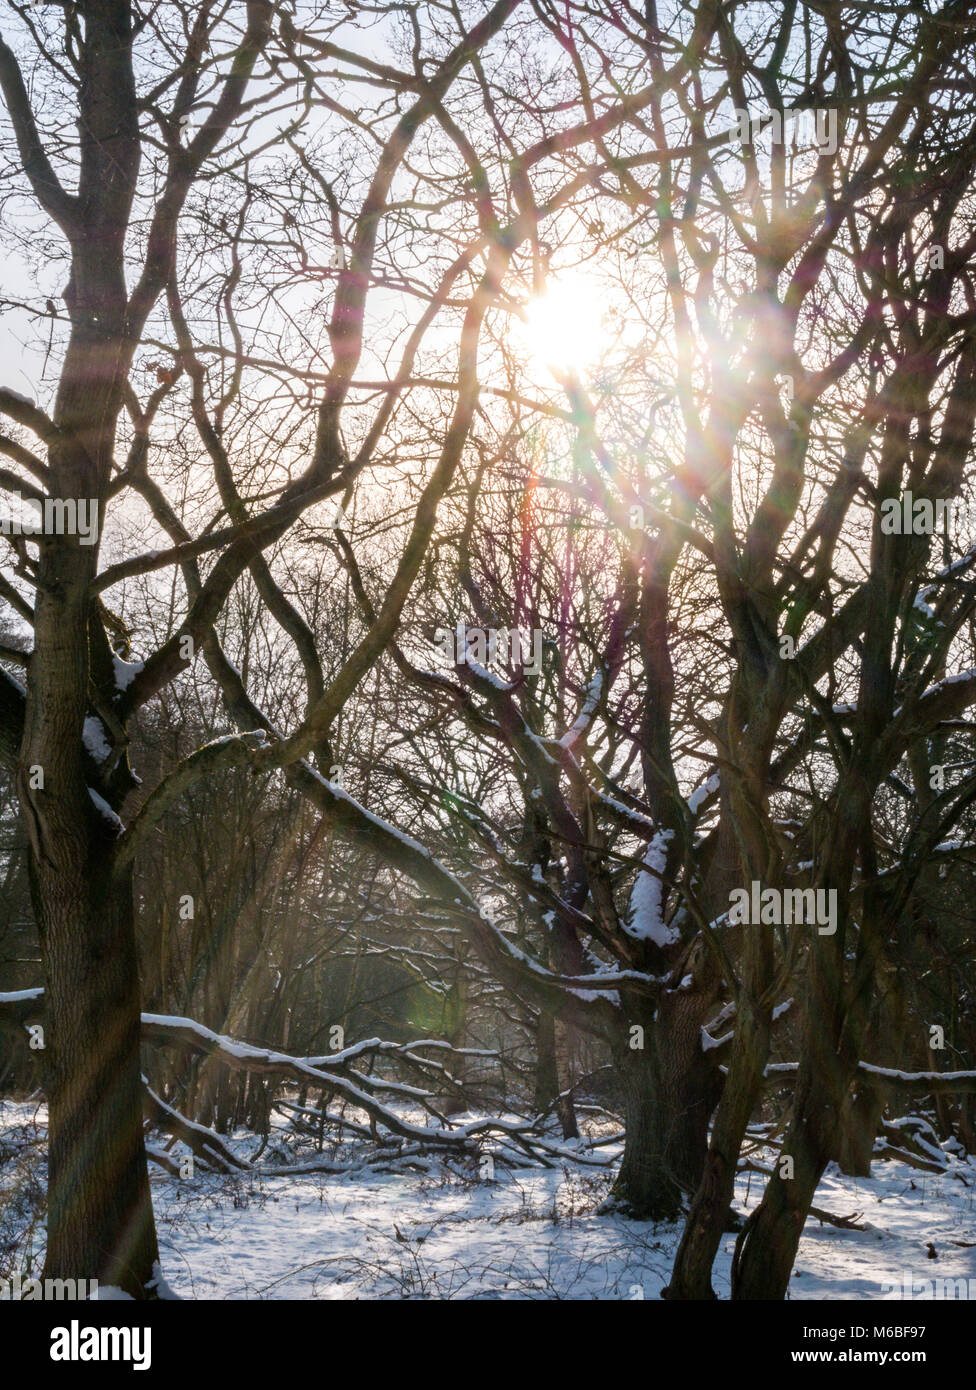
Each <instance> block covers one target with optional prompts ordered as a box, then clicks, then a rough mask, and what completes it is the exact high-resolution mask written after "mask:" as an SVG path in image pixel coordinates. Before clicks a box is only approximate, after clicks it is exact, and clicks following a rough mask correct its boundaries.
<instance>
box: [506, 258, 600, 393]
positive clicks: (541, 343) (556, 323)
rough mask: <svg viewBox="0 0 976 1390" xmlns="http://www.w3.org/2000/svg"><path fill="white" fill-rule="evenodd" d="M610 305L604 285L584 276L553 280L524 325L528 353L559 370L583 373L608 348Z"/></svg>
mask: <svg viewBox="0 0 976 1390" xmlns="http://www.w3.org/2000/svg"><path fill="white" fill-rule="evenodd" d="M606 307H607V306H606V297H605V295H604V294H603V292H602V291H601V289H600V287H599V286H598V285H596V284H594V283H593V281H591V280H587V279H585V278H584V277H583V276H581V275H577V276H571V277H570V276H567V277H566V278H564V279H558V280H557V279H553V280H551V281H550V283H549V285H548V286H547V287H546V290H545V292H544V293H543V294H541V295H538V296H537V297H536V298H535V299H533V300H531V301H530V302H529V304H528V306H527V308H526V311H525V319H524V320H523V322H522V324H521V325H520V329H521V331H520V334H519V336H520V338H521V339H522V342H523V344H524V347H525V350H526V352H527V354H528V356H529V357H530V358H531V359H533V360H535V361H536V362H540V363H543V364H544V365H545V366H547V367H548V368H550V370H552V371H555V372H557V373H564V372H575V373H579V372H582V371H583V370H584V369H585V368H586V367H588V366H591V365H592V364H593V363H595V362H596V361H597V360H598V359H599V357H600V355H601V353H602V352H603V351H604V349H605V347H606V344H607V330H606V323H605V318H606Z"/></svg>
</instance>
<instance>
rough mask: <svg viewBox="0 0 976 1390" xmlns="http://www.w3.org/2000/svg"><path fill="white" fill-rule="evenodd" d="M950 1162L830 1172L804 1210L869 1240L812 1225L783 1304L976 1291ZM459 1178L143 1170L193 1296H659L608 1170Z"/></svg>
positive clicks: (170, 1250) (4, 1232) (172, 1278)
mask: <svg viewBox="0 0 976 1390" xmlns="http://www.w3.org/2000/svg"><path fill="white" fill-rule="evenodd" d="M34 1113H35V1111H34V1107H28V1106H22V1105H11V1104H9V1103H3V1102H0V1277H7V1276H9V1273H10V1272H11V1271H12V1270H13V1269H20V1270H22V1271H25V1272H26V1270H27V1265H28V1263H29V1260H30V1254H29V1250H28V1247H29V1248H30V1250H32V1251H33V1254H34V1257H35V1259H36V1257H37V1254H38V1253H39V1251H40V1246H41V1242H42V1240H43V1231H42V1229H41V1228H40V1225H39V1223H38V1224H36V1225H35V1227H34V1229H33V1231H32V1232H31V1233H30V1234H29V1235H28V1236H27V1237H26V1238H25V1236H24V1230H25V1227H26V1226H27V1225H28V1224H29V1211H30V1208H31V1199H30V1195H29V1193H28V1192H27V1191H26V1189H27V1187H28V1186H29V1185H30V1184H31V1183H32V1182H36V1180H37V1177H38V1174H37V1172H36V1169H34V1170H31V1168H30V1164H29V1163H28V1161H27V1158H26V1150H25V1149H23V1148H22V1147H21V1143H20V1141H21V1139H22V1137H23V1135H24V1134H25V1133H28V1132H29V1131H26V1130H25V1129H24V1126H25V1124H26V1123H27V1122H28V1120H29V1119H30V1118H31V1117H32V1116H33V1115H34ZM253 1147H254V1141H253V1140H251V1141H249V1143H248V1144H242V1146H241V1151H242V1152H247V1151H248V1149H249V1148H250V1149H253ZM948 1161H949V1168H948V1170H947V1172H946V1174H945V1175H944V1176H943V1175H934V1174H928V1173H922V1172H919V1171H917V1170H914V1169H910V1168H908V1167H906V1166H905V1165H903V1164H901V1163H898V1162H893V1161H891V1162H877V1163H876V1164H875V1166H874V1175H873V1176H872V1178H871V1179H870V1180H867V1181H865V1180H855V1179H852V1178H845V1177H843V1176H841V1175H840V1174H838V1173H836V1172H834V1171H833V1170H831V1171H830V1172H829V1173H828V1175H827V1176H826V1177H825V1179H824V1181H823V1183H822V1184H821V1187H820V1190H819V1192H818V1195H817V1199H816V1204H817V1206H819V1207H821V1208H823V1209H825V1210H826V1211H829V1212H831V1213H833V1214H834V1215H839V1216H850V1215H852V1214H853V1213H855V1212H857V1213H860V1214H861V1221H862V1222H863V1223H864V1224H865V1225H866V1227H867V1229H865V1230H859V1231H852V1230H840V1229H837V1228H836V1227H832V1226H829V1225H821V1224H820V1223H819V1222H818V1221H816V1220H814V1219H811V1220H810V1221H809V1222H808V1224H807V1228H806V1231H805V1233H804V1238H803V1241H802V1244H801V1246H800V1253H799V1258H798V1260H797V1264H796V1268H795V1270H794V1273H793V1279H792V1284H791V1291H790V1296H791V1297H792V1298H794V1299H864V1300H877V1299H881V1298H884V1297H903V1296H904V1295H903V1279H904V1278H905V1276H906V1274H907V1275H908V1277H909V1279H911V1278H914V1279H915V1280H916V1294H915V1296H916V1297H919V1296H922V1297H924V1296H925V1295H926V1294H928V1296H929V1297H931V1296H932V1290H931V1286H930V1287H929V1288H928V1289H924V1288H923V1287H922V1286H921V1284H920V1281H923V1280H929V1281H931V1280H934V1279H939V1280H943V1279H947V1280H948V1279H951V1280H971V1281H972V1283H971V1284H970V1285H969V1292H970V1295H971V1296H976V1204H974V1198H976V1164H973V1163H970V1162H959V1161H958V1160H956V1159H955V1158H953V1157H951V1156H950V1157H949V1160H948ZM455 1167H456V1168H457V1171H451V1169H449V1168H448V1167H446V1166H445V1165H443V1164H435V1165H432V1167H431V1171H429V1172H427V1173H414V1172H391V1173H375V1172H373V1173H371V1172H368V1171H362V1170H361V1171H360V1172H359V1173H357V1174H345V1175H340V1176H335V1175H322V1174H314V1175H305V1176H298V1175H295V1176H291V1177H286V1176H282V1177H275V1176H270V1175H267V1174H263V1175H261V1176H250V1175H249V1176H246V1177H242V1178H226V1177H215V1176H201V1175H199V1174H198V1175H197V1176H196V1177H194V1178H193V1179H192V1180H191V1181H184V1182H180V1181H178V1180H177V1179H175V1178H171V1177H168V1176H163V1175H161V1174H158V1173H154V1176H153V1196H154V1201H155V1206H156V1213H157V1219H158V1222H159V1235H160V1244H161V1248H162V1263H163V1269H164V1272H165V1275H166V1278H167V1280H168V1282H169V1284H170V1286H171V1287H172V1289H173V1290H174V1292H175V1293H176V1294H177V1295H179V1296H180V1297H183V1298H196V1299H308V1298H331V1299H336V1298H342V1299H345V1298H367V1299H381V1298H428V1299H429V1298H454V1299H471V1298H511V1299H524V1298H530V1299H581V1298H582V1299H621V1298H623V1299H627V1298H641V1297H643V1298H647V1299H656V1298H658V1297H659V1295H660V1290H661V1288H662V1286H663V1285H664V1284H665V1283H666V1282H667V1275H668V1270H669V1268H670V1264H671V1259H672V1256H673V1253H674V1249H675V1245H676V1242H677V1238H678V1229H677V1228H676V1227H673V1226H652V1225H649V1224H647V1223H642V1222H635V1221H630V1220H627V1219H624V1218H622V1217H619V1216H605V1215H600V1214H598V1213H597V1210H596V1208H597V1207H598V1206H599V1204H600V1202H601V1200H602V1199H603V1197H604V1196H605V1194H606V1190H607V1187H608V1185H609V1182H610V1174H609V1173H605V1172H601V1171H599V1170H594V1169H593V1168H584V1167H582V1166H581V1165H579V1164H572V1163H565V1164H563V1165H561V1166H560V1167H559V1168H558V1169H550V1170H539V1169H523V1170H521V1171H519V1172H516V1173H512V1172H508V1171H506V1170H505V1169H503V1168H502V1167H501V1165H498V1166H497V1168H496V1180H495V1181H493V1182H486V1181H482V1180H480V1179H479V1178H478V1177H477V1175H476V1172H475V1170H474V1169H473V1167H472V1169H471V1171H469V1172H465V1171H462V1169H461V1166H460V1165H455ZM32 1171H33V1173H34V1176H33V1178H31V1177H30V1176H29V1174H30V1173H31V1172H32ZM763 1181H764V1179H763V1178H762V1176H761V1175H759V1174H756V1173H751V1174H749V1173H744V1174H743V1175H742V1177H741V1180H740V1183H739V1190H738V1205H739V1207H740V1209H742V1210H748V1209H751V1208H752V1207H753V1206H754V1205H755V1203H756V1202H757V1201H758V1199H759V1197H760V1196H761V1193H762V1184H763ZM4 1198H6V1201H5V1202H4ZM18 1230H19V1235H18V1234H17V1231H18ZM734 1239H735V1238H734V1236H733V1235H728V1236H727V1237H725V1239H724V1240H723V1244H722V1251H721V1254H720V1256H719V1259H718V1261H717V1263H716V1269H715V1275H714V1283H715V1288H716V1291H717V1293H718V1294H719V1297H727V1296H728V1283H729V1279H728V1275H729V1263H730V1259H731V1254H732V1248H733V1245H734ZM930 1246H931V1247H932V1249H934V1250H935V1252H936V1256H937V1258H935V1259H933V1258H932V1257H931V1256H930V1254H929V1247H930ZM35 1272H36V1270H35ZM894 1285H897V1289H893V1287H892V1286H894ZM950 1287H951V1286H950ZM961 1287H962V1286H956V1288H957V1290H958V1289H961ZM935 1292H936V1296H944V1295H940V1292H939V1289H938V1286H937V1287H936V1290H935ZM955 1296H957V1297H958V1296H959V1294H958V1292H957V1293H956V1295H955Z"/></svg>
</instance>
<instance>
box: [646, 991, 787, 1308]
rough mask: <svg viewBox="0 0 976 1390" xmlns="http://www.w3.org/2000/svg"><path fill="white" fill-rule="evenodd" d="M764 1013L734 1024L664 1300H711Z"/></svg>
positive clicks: (756, 1077)
mask: <svg viewBox="0 0 976 1390" xmlns="http://www.w3.org/2000/svg"><path fill="white" fill-rule="evenodd" d="M769 1028H770V1018H769V1011H768V1009H766V1010H763V1011H759V1012H756V1013H749V1014H746V1013H745V1012H743V1016H742V1017H741V1018H739V1019H738V1021H737V1032H736V1043H735V1046H734V1048H733V1053H732V1059H731V1063H730V1067H729V1076H728V1080H727V1081H726V1084H725V1086H724V1088H723V1090H722V1098H721V1100H720V1101H719V1105H718V1111H717V1113H716V1116H715V1123H714V1125H713V1126H712V1136H711V1142H710V1144H709V1146H708V1153H707V1154H706V1156H705V1161H704V1165H703V1172H702V1177H701V1182H700V1184H699V1185H698V1186H697V1188H696V1191H695V1196H694V1199H693V1201H692V1204H691V1210H690V1211H689V1213H688V1219H687V1221H686V1222H685V1228H684V1231H683V1232H682V1236H681V1244H680V1245H679V1246H678V1251H677V1254H676V1256H675V1261H674V1269H673V1270H672V1273H671V1282H670V1284H669V1285H668V1287H667V1289H666V1290H665V1297H667V1298H669V1299H674V1300H677V1299H700V1300H707V1299H713V1298H714V1297H715V1293H714V1291H713V1289H712V1280H711V1274H712V1265H713V1264H714V1262H715V1256H716V1255H717V1254H718V1248H719V1245H720V1243H721V1240H722V1236H723V1234H724V1232H725V1231H726V1230H727V1229H728V1219H729V1210H730V1208H731V1205H732V1197H733V1194H734V1191H735V1178H736V1172H737V1169H738V1161H739V1150H740V1149H741V1147H742V1138H743V1135H744V1134H745V1132H746V1127H747V1125H748V1123H749V1119H750V1117H751V1115H752V1112H753V1109H754V1108H755V1105H756V1102H757V1100H758V1099H759V1097H760V1094H761V1091H762V1080H763V1071H764V1069H765V1065H766V1058H767V1057H768V1055H769Z"/></svg>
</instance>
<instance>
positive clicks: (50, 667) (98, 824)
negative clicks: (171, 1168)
mask: <svg viewBox="0 0 976 1390" xmlns="http://www.w3.org/2000/svg"><path fill="white" fill-rule="evenodd" d="M79 491H80V489H79ZM81 495H84V494H83V493H82V494H81ZM40 552H41V553H40V559H39V563H38V585H37V603H36V607H35V644H34V655H33V656H32V658H31V664H30V669H29V676H28V699H27V707H26V716H25V722H24V736H23V743H22V747H21V759H20V767H19V772H18V791H19V796H20V803H21V808H22V812H23V816H24V820H25V823H26V827H27V833H28V841H29V864H30V874H31V895H32V900H33V905H34V912H35V915H36V920H37V926H38V934H39V937H40V941H41V951H42V957H43V963H44V973H45V983H46V990H47V994H46V1001H45V1002H46V1009H47V1024H46V1036H45V1042H46V1073H47V1092H48V1105H49V1178H48V1243H47V1257H46V1262H45V1267H44V1274H45V1277H46V1278H52V1279H68V1278H71V1279H97V1280H98V1281H99V1282H100V1283H102V1284H111V1285H116V1286H118V1287H120V1288H122V1289H124V1290H125V1292H126V1293H128V1294H130V1295H132V1297H134V1298H139V1297H145V1296H146V1285H147V1284H148V1283H149V1281H150V1280H151V1279H152V1278H153V1265H154V1263H155V1262H156V1261H157V1260H158V1258H159V1254H158V1249H157V1244H156V1232H155V1226H154V1222H153V1213H152V1202H151V1198H150V1193H149V1178H148V1173H147V1169H146V1153H145V1146H144V1143H143V1132H142V1082H141V1073H140V1064H139V1030H140V999H139V972H138V958H137V952H136V941H135V927H134V920H133V898H132V884H131V879H130V877H129V876H128V875H124V876H122V877H121V878H119V879H115V880H113V878H112V848H113V845H114V842H115V839H116V835H117V830H118V822H117V821H115V820H114V819H113V817H112V814H111V812H109V811H108V810H107V808H106V809H101V808H99V807H97V806H96V804H95V802H94V801H93V800H92V797H91V796H90V795H89V788H88V782H87V778H86V766H85V762H84V752H83V743H82V726H83V722H84V718H85V712H86V707H87V697H88V689H89V680H90V659H89V635H88V604H89V597H88V585H89V582H90V579H91V575H92V572H93V569H94V556H93V555H92V553H91V551H90V550H88V551H86V550H85V549H84V548H83V547H81V546H80V545H79V544H78V543H77V541H76V540H74V538H69V537H63V538H62V537H58V538H57V539H56V540H55V539H53V538H52V539H51V540H47V541H45V543H44V544H43V545H42V546H41V547H40Z"/></svg>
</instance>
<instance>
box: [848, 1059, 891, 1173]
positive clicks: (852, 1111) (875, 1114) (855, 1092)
mask: <svg viewBox="0 0 976 1390" xmlns="http://www.w3.org/2000/svg"><path fill="white" fill-rule="evenodd" d="M884 1108H885V1096H884V1093H883V1092H882V1091H879V1090H878V1089H877V1088H876V1087H874V1086H871V1085H869V1084H866V1083H865V1082H862V1081H858V1082H857V1083H856V1084H855V1085H854V1087H853V1089H852V1090H850V1091H849V1092H848V1093H847V1097H846V1099H845V1101H844V1105H843V1108H842V1110H841V1116H840V1136H839V1142H838V1147H837V1163H838V1165H839V1167H840V1170H841V1172H842V1173H846V1174H847V1176H848V1177H851V1178H869V1177H870V1176H871V1158H872V1156H873V1154H874V1139H875V1135H876V1134H877V1132H878V1124H879V1122H880V1120H881V1116H882V1115H883V1114H884Z"/></svg>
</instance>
